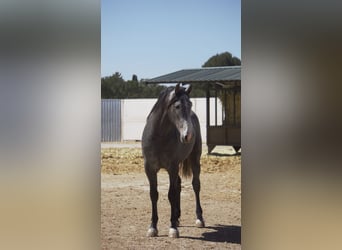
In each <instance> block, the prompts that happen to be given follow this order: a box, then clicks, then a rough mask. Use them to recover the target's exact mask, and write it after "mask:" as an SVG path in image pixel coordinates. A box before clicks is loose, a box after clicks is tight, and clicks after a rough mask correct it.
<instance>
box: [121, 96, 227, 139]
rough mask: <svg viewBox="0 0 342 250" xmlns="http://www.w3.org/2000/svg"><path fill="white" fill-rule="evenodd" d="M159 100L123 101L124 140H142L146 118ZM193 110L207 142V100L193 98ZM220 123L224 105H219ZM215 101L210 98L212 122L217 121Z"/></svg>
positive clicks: (203, 137)
mask: <svg viewBox="0 0 342 250" xmlns="http://www.w3.org/2000/svg"><path fill="white" fill-rule="evenodd" d="M156 101H157V99H126V100H121V117H122V128H121V131H122V140H123V141H130V140H141V136H142V132H143V130H144V126H145V123H146V118H147V116H148V114H149V113H150V111H151V109H152V107H153V105H154V104H155V103H156ZM191 102H192V105H193V106H192V110H193V111H194V112H195V113H196V114H197V116H198V119H199V121H200V126H201V134H202V141H203V142H206V140H207V131H206V124H207V119H206V118H207V116H206V110H207V108H206V98H191ZM217 110H218V116H217V120H218V123H219V122H221V121H222V112H221V110H222V105H221V102H220V101H219V100H218V103H217ZM214 111H215V99H214V98H210V121H211V124H213V122H214V121H215V112H214Z"/></svg>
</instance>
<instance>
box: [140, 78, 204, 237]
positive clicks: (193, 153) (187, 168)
mask: <svg viewBox="0 0 342 250" xmlns="http://www.w3.org/2000/svg"><path fill="white" fill-rule="evenodd" d="M190 92H191V86H189V87H188V88H187V89H185V88H184V87H181V86H180V84H177V86H176V87H175V88H172V87H169V88H167V89H166V90H164V91H162V92H161V93H160V95H159V98H158V100H157V102H156V104H155V105H154V106H153V108H152V110H151V112H150V114H149V115H148V117H147V122H146V125H145V128H144V132H143V136H142V151H143V156H144V165H145V173H146V175H147V178H148V180H149V183H150V198H151V202H152V219H151V220H152V223H151V226H150V228H149V230H148V232H147V236H149V237H154V236H157V235H158V230H157V222H158V212H157V201H158V190H157V173H158V171H159V169H160V168H165V169H166V170H167V172H168V174H169V181H170V187H169V193H168V198H169V201H170V204H171V227H170V230H169V237H173V238H178V237H179V232H178V229H177V227H178V226H179V217H180V215H181V209H180V192H181V178H180V176H179V172H180V171H179V170H180V168H181V170H182V175H183V176H185V177H188V176H191V173H192V176H193V177H192V187H193V189H194V192H195V196H196V215H197V220H196V225H197V226H198V227H204V220H203V217H202V208H201V204H200V198H199V192H200V185H201V184H200V179H199V175H200V170H201V165H200V157H201V154H202V139H201V131H200V125H199V121H198V118H197V116H196V114H195V113H194V112H193V111H192V110H191V106H192V103H191V102H190V100H189V94H190Z"/></svg>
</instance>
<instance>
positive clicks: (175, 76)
mask: <svg viewBox="0 0 342 250" xmlns="http://www.w3.org/2000/svg"><path fill="white" fill-rule="evenodd" d="M235 81H241V66H226V67H207V68H199V69H183V70H179V71H176V72H173V73H170V74H166V75H162V76H158V77H155V78H152V79H145V80H144V82H145V83H147V84H149V83H204V82H209V83H210V82H212V83H215V82H217V83H229V82H235Z"/></svg>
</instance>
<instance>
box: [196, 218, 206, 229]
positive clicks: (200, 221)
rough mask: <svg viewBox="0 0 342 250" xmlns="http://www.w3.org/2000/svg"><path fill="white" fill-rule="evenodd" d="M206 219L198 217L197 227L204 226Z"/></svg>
mask: <svg viewBox="0 0 342 250" xmlns="http://www.w3.org/2000/svg"><path fill="white" fill-rule="evenodd" d="M204 226H205V225H204V220H200V219H197V220H196V227H204Z"/></svg>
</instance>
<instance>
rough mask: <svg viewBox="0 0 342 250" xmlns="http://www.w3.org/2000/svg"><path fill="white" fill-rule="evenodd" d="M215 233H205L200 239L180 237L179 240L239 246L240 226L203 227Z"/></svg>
mask: <svg viewBox="0 0 342 250" xmlns="http://www.w3.org/2000/svg"><path fill="white" fill-rule="evenodd" d="M205 228H206V229H211V230H215V231H213V232H212V231H210V232H205V233H203V234H202V237H191V236H181V238H187V239H193V240H203V241H212V242H227V243H235V244H241V227H240V226H227V225H220V224H219V225H215V226H209V227H205Z"/></svg>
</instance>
